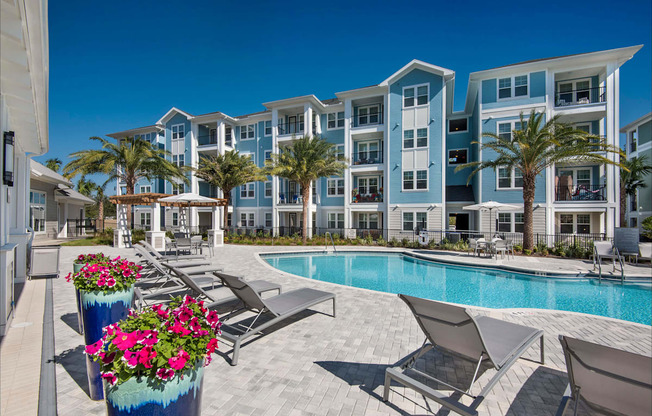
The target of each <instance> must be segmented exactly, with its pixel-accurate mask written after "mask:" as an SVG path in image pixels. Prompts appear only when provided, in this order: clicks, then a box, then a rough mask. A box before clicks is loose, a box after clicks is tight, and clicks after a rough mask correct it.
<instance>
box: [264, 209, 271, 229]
mask: <svg viewBox="0 0 652 416" xmlns="http://www.w3.org/2000/svg"><path fill="white" fill-rule="evenodd" d="M265 227H266V228H272V213H271V212H266V213H265Z"/></svg>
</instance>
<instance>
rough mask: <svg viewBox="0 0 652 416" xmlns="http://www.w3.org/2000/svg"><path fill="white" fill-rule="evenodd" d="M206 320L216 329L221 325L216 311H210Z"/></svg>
mask: <svg viewBox="0 0 652 416" xmlns="http://www.w3.org/2000/svg"><path fill="white" fill-rule="evenodd" d="M206 322H208V324H209V325H210V326H211V328H213V329H215V328H216V327H219V325H220V319H219V317H218V315H217V312H215V311H210V312H208V313H207V314H206Z"/></svg>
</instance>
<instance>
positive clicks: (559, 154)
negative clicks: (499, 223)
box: [455, 110, 622, 250]
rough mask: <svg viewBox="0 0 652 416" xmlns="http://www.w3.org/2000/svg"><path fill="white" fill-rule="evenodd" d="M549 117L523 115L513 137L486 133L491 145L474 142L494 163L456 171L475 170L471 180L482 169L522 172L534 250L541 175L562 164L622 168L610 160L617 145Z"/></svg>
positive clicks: (526, 224) (526, 227) (526, 228)
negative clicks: (537, 186)
mask: <svg viewBox="0 0 652 416" xmlns="http://www.w3.org/2000/svg"><path fill="white" fill-rule="evenodd" d="M544 117H545V114H543V113H537V112H535V111H534V110H532V112H531V113H530V115H529V117H528V119H527V120H526V119H525V117H524V115H523V113H521V115H520V119H521V120H520V121H521V128H520V129H519V130H514V131H512V134H511V137H509V138H505V137H500V136H498V135H496V134H493V133H487V132H483V133H482V136H483V137H488V138H489V139H492V140H490V141H487V142H482V141H481V142H473V144H477V145H479V146H480V149H482V150H483V151H488V150H490V151H493V152H495V153H496V157H495V158H494V159H492V160H484V161H476V162H470V163H466V164H463V165H460V166H458V167H457V168H456V169H455V171H456V172H457V171H460V170H461V169H464V168H473V171H472V172H471V174H470V175H469V181H470V180H471V177H473V175H475V174H476V173H478V172H480V171H481V170H482V169H487V168H491V169H494V170H496V169H498V168H499V167H504V168H508V169H518V170H520V172H521V173H522V175H523V249H524V250H532V248H533V246H534V241H533V240H534V238H533V231H532V211H533V210H532V204H533V203H534V192H535V181H536V177H537V175H539V174H541V173H543V172H544V171H545V170H546V169H547V168H549V167H552V166H554V165H555V164H558V163H565V162H573V163H577V162H583V163H599V164H609V165H619V163H618V162H615V161H612V160H611V159H609V158H608V157H607V156H606V154H607V153H617V154H621V153H622V151H621V150H620V149H619V148H618V147H617V146H612V145H608V144H606V143H605V142H604V141H603V140H602V139H601V138H600V137H598V136H593V135H590V134H588V133H586V132H585V131H582V130H577V129H575V128H573V127H571V126H570V125H568V124H565V123H562V122H560V121H559V116H555V117H553V118H551V119H550V120H549V121H547V122H544Z"/></svg>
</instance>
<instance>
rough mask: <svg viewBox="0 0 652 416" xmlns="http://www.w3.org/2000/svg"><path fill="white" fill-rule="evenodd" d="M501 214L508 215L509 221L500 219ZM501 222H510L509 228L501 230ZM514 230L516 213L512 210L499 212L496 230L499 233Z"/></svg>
mask: <svg viewBox="0 0 652 416" xmlns="http://www.w3.org/2000/svg"><path fill="white" fill-rule="evenodd" d="M501 216H508V217H509V220H508V221H500V217H501ZM500 224H509V230H501V229H500ZM513 230H514V215H512V213H511V212H498V222H497V224H496V232H498V233H511V232H513Z"/></svg>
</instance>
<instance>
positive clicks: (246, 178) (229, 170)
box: [195, 150, 266, 229]
mask: <svg viewBox="0 0 652 416" xmlns="http://www.w3.org/2000/svg"><path fill="white" fill-rule="evenodd" d="M198 165H199V166H198V167H197V169H195V176H196V177H198V178H200V179H203V180H205V181H206V182H208V183H209V184H211V185H213V186H216V187H218V188H220V189H221V190H222V192H223V193H224V198H225V199H226V201H227V204H226V209H227V210H228V206H229V203H230V202H231V191H232V190H233V189H234V188H236V187H238V186H242V185H244V184H246V183H249V182H255V181H264V180H265V179H266V177H265V175H263V174H262V173H261V171H260V169H259V168H258V167H257V166H256V164H255V163H254V161H253V160H251V157H250V156H248V155H241V154H240V153H239V152H238V151H237V150H230V151H227V152H225V153H224V154H223V155H222V154H220V155H217V156H202V157H201V158H200V159H199V164H198ZM227 222H228V216H227V213H226V212H225V213H224V229H226V228H227Z"/></svg>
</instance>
